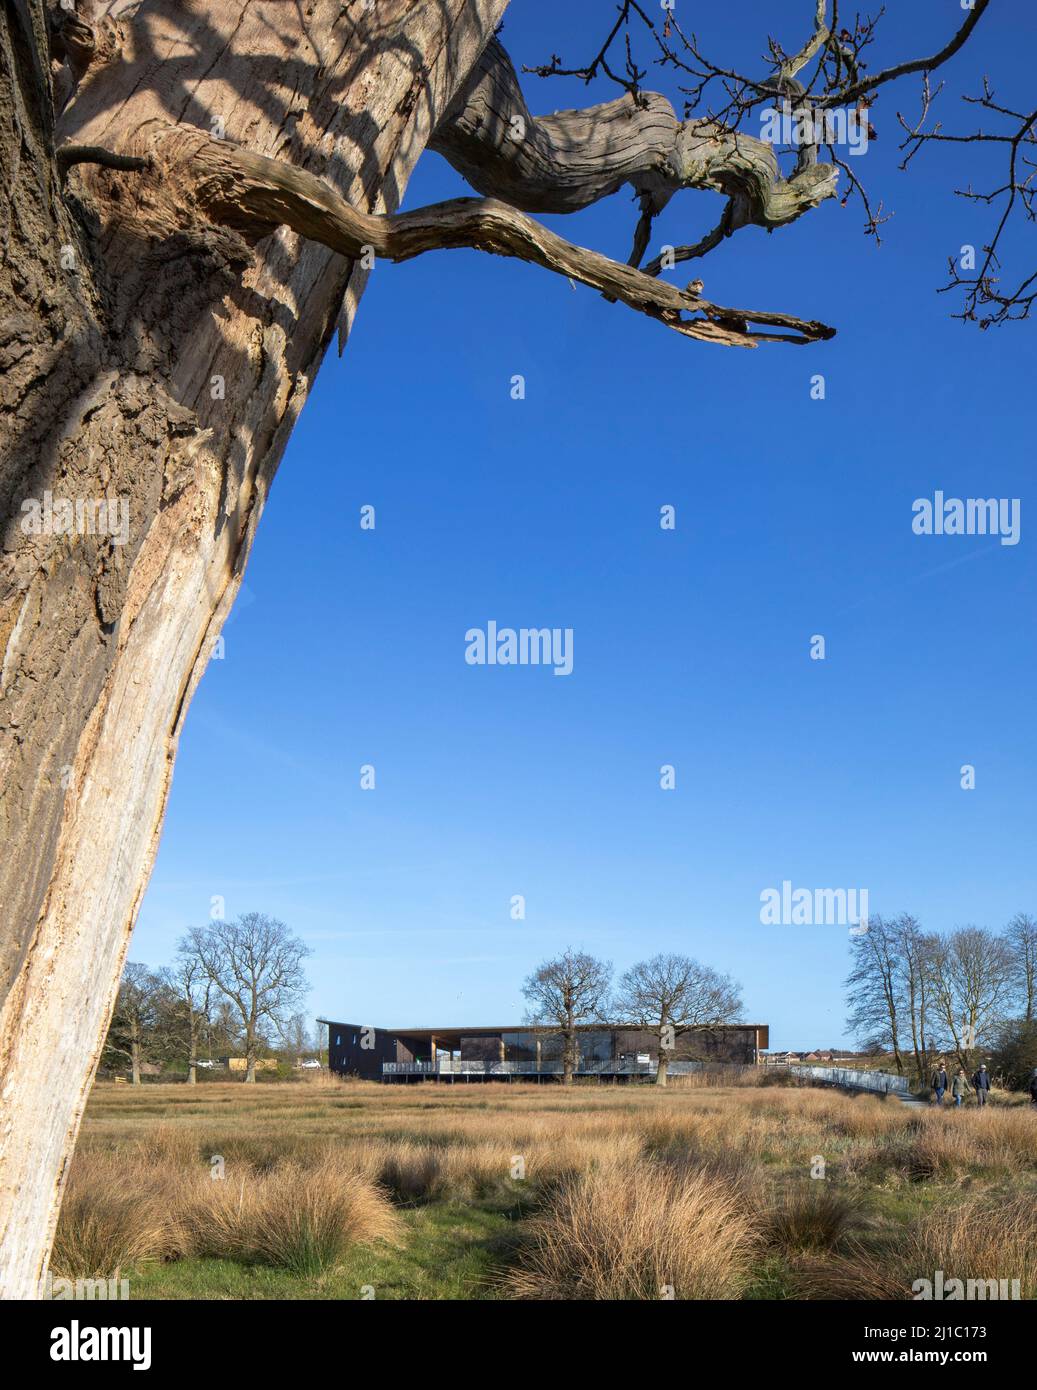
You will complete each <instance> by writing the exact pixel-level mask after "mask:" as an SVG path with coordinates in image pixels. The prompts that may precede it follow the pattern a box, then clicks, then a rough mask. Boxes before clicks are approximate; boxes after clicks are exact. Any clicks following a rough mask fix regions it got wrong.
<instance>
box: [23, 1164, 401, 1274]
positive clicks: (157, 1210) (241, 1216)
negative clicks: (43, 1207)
mask: <svg viewBox="0 0 1037 1390" xmlns="http://www.w3.org/2000/svg"><path fill="white" fill-rule="evenodd" d="M231 1173H232V1176H230V1177H225V1178H223V1179H213V1178H212V1176H211V1170H210V1168H209V1167H208V1166H207V1165H206V1166H203V1165H202V1164H200V1163H197V1162H192V1163H191V1164H190V1165H189V1166H185V1165H183V1164H181V1163H178V1162H176V1161H173V1160H170V1159H169V1158H168V1155H167V1157H166V1160H165V1162H164V1163H157V1164H156V1163H155V1162H154V1160H153V1159H152V1160H145V1159H143V1158H142V1157H141V1155H140V1153H139V1152H138V1153H131V1154H125V1155H122V1154H118V1153H108V1154H91V1153H87V1154H85V1155H77V1157H76V1159H75V1161H74V1164H73V1168H72V1176H71V1180H70V1184H69V1190H68V1192H67V1194H66V1196H65V1200H64V1202H63V1203H62V1208H61V1214H60V1217H59V1219H58V1228H57V1234H56V1238H55V1242H54V1253H53V1257H52V1261H51V1269H52V1272H53V1273H54V1274H55V1275H57V1276H60V1277H64V1278H86V1277H105V1278H108V1277H112V1276H113V1275H116V1274H118V1273H119V1272H120V1271H122V1270H125V1269H127V1268H129V1267H134V1268H138V1269H139V1268H141V1267H142V1266H145V1265H147V1264H149V1263H154V1262H156V1261H166V1260H174V1259H180V1258H184V1257H189V1256H193V1255H202V1256H213V1257H216V1258H221V1259H222V1258H227V1259H234V1260H239V1261H241V1262H243V1263H260V1264H270V1265H276V1266H278V1267H279V1268H282V1269H286V1270H289V1271H291V1272H293V1273H296V1274H305V1275H317V1274H322V1273H325V1272H326V1271H328V1270H329V1269H332V1268H334V1267H335V1266H336V1265H337V1264H338V1263H339V1262H340V1260H341V1259H342V1257H343V1256H344V1254H345V1252H346V1251H347V1250H348V1249H349V1248H350V1246H351V1245H352V1244H354V1243H355V1242H370V1241H375V1240H382V1239H388V1240H391V1239H392V1238H393V1237H394V1236H395V1235H396V1231H397V1226H396V1217H395V1214H394V1213H393V1210H392V1206H391V1204H390V1203H389V1201H388V1199H387V1197H386V1196H385V1194H384V1193H383V1192H382V1191H381V1190H380V1189H379V1188H378V1187H377V1186H376V1185H375V1184H374V1183H373V1182H372V1181H371V1180H370V1179H369V1178H368V1177H366V1176H365V1175H364V1174H363V1173H362V1172H360V1171H358V1170H357V1169H356V1168H355V1167H354V1166H352V1165H350V1164H348V1163H344V1162H342V1161H335V1160H334V1159H333V1158H329V1157H326V1158H324V1159H323V1160H322V1161H320V1162H318V1163H317V1164H315V1165H312V1166H309V1167H307V1166H304V1165H302V1164H299V1163H297V1162H294V1161H292V1160H288V1161H286V1162H283V1163H281V1164H280V1165H279V1166H277V1167H275V1168H273V1169H271V1170H269V1171H262V1170H256V1169H249V1168H243V1167H241V1165H238V1167H237V1168H236V1169H232V1170H231Z"/></svg>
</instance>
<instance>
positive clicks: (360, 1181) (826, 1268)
mask: <svg viewBox="0 0 1037 1390" xmlns="http://www.w3.org/2000/svg"><path fill="white" fill-rule="evenodd" d="M745 1079H750V1080H753V1081H757V1080H758V1079H759V1073H758V1072H753V1073H750V1074H749V1077H748V1078H745ZM689 1080H693V1081H695V1082H696V1083H698V1084H694V1085H687V1084H680V1085H675V1086H672V1087H670V1088H667V1090H666V1091H658V1090H655V1089H654V1088H652V1087H640V1086H631V1087H606V1086H600V1087H598V1086H578V1087H576V1088H573V1089H572V1090H570V1091H564V1090H563V1089H562V1088H561V1087H558V1086H550V1087H548V1086H542V1087H537V1086H531V1085H506V1084H499V1085H498V1084H490V1085H481V1084H480V1085H469V1086H463V1085H457V1086H452V1087H451V1086H433V1085H424V1086H410V1087H405V1086H378V1085H374V1084H370V1083H363V1082H342V1081H337V1080H328V1079H318V1080H315V1081H311V1082H297V1083H286V1084H262V1085H258V1086H255V1087H246V1086H243V1085H241V1084H240V1083H238V1084H218V1083H206V1084H203V1085H199V1086H197V1087H187V1086H183V1085H179V1086H173V1085H170V1086H160V1085H148V1086H145V1087H141V1088H130V1087H128V1086H119V1085H110V1084H99V1085H98V1086H97V1087H95V1090H94V1093H93V1095H92V1097H91V1100H90V1104H89V1107H88V1110H87V1116H86V1119H85V1122H84V1125H83V1130H82V1134H81V1137H80V1141H79V1145H78V1148H77V1150H76V1154H75V1157H74V1160H73V1163H72V1168H71V1171H70V1177H69V1184H68V1189H67V1194H66V1197H65V1202H64V1206H63V1209H62V1213H61V1218H60V1222H59V1226H58V1233H57V1241H56V1245H55V1251H54V1259H53V1273H54V1274H55V1275H56V1276H64V1277H110V1276H112V1275H116V1274H118V1275H120V1276H121V1277H128V1278H129V1280H130V1288H131V1296H132V1297H136V1298H171V1299H178V1298H208V1299H213V1298H216V1299H220V1298H226V1299H236V1298H320V1299H339V1298H350V1299H359V1298H371V1297H374V1298H379V1299H382V1298H388V1299H401V1298H402V1299H407V1298H418V1299H545V1298H546V1299H657V1298H661V1297H667V1296H673V1297H675V1298H678V1299H701V1298H722V1299H825V1298H861V1299H874V1298H882V1299H895V1298H910V1297H911V1284H912V1282H913V1281H914V1280H915V1279H918V1278H930V1279H931V1278H933V1275H934V1272H935V1271H936V1270H938V1269H939V1270H943V1271H944V1274H945V1277H946V1278H951V1277H958V1278H962V1279H965V1278H975V1279H1018V1280H1020V1285H1021V1289H1022V1296H1023V1297H1024V1298H1034V1297H1035V1296H1037V1113H1035V1112H1034V1111H1033V1109H1032V1108H1031V1107H1029V1106H1027V1105H1023V1104H1018V1105H1007V1104H1005V1105H997V1106H993V1105H992V1106H990V1107H988V1108H987V1109H986V1110H985V1111H979V1110H976V1109H971V1108H970V1109H963V1110H961V1111H957V1112H955V1111H952V1110H935V1109H929V1108H909V1107H906V1106H903V1105H901V1104H900V1103H899V1102H898V1101H896V1100H892V1099H890V1100H882V1099H878V1098H875V1097H871V1096H856V1097H851V1096H847V1095H844V1094H840V1093H838V1092H834V1091H830V1090H818V1089H811V1088H808V1087H798V1086H795V1087H794V1086H778V1085H765V1086H760V1085H755V1084H754V1085H738V1086H720V1085H717V1084H709V1083H710V1082H711V1081H712V1082H714V1083H715V1081H716V1078H710V1077H705V1076H703V1077H697V1078H689ZM213 1173H216V1174H217V1175H219V1174H222V1176H215V1177H214V1176H213ZM821 1173H823V1176H814V1175H817V1174H821ZM671 1291H672V1294H671Z"/></svg>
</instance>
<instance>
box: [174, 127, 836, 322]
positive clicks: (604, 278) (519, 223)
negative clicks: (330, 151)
mask: <svg viewBox="0 0 1037 1390" xmlns="http://www.w3.org/2000/svg"><path fill="white" fill-rule="evenodd" d="M151 143H152V148H153V151H154V157H155V160H156V164H157V165H158V168H159V176H160V178H161V179H162V180H163V182H164V183H165V184H166V186H168V187H172V188H175V189H176V190H177V197H178V201H179V203H180V205H181V206H182V205H183V203H184V199H185V198H186V199H187V200H188V203H189V204H190V203H193V204H194V205H195V206H197V208H198V209H199V211H200V212H202V213H203V214H204V215H205V216H206V217H208V218H209V219H210V220H212V221H213V222H217V223H220V224H222V225H223V226H227V227H231V228H233V229H235V230H237V231H239V232H242V233H244V234H246V235H247V236H250V237H252V238H253V239H258V238H259V237H261V236H264V235H266V234H268V233H270V232H271V231H273V230H274V229H275V228H276V227H278V226H281V225H285V226H288V227H291V228H292V230H293V231H295V232H298V233H299V235H300V236H304V237H308V238H310V239H312V240H314V241H319V242H321V243H322V244H323V245H324V246H327V247H330V248H331V249H332V250H333V251H337V252H339V253H340V254H341V255H343V256H348V257H350V258H353V259H356V258H359V257H361V256H363V255H364V254H365V252H367V251H371V252H373V254H374V255H375V256H376V257H384V258H386V259H388V260H393V261H403V260H409V259H411V258H412V257H414V256H419V255H421V254H423V253H424V252H426V251H439V250H445V249H449V248H457V247H469V248H471V249H473V250H477V251H487V252H489V253H490V254H492V255H497V256H512V257H516V258H517V259H519V260H522V261H527V262H529V263H530V264H532V265H539V266H542V267H544V269H546V270H552V271H556V272H557V273H559V274H562V275H566V276H569V277H571V278H572V279H573V280H579V281H580V282H581V283H582V284H585V285H589V286H590V287H591V288H593V289H597V290H600V291H602V293H604V294H606V295H608V296H610V297H612V298H615V299H618V300H621V301H622V302H623V303H624V304H626V305H627V306H628V307H629V308H631V309H635V310H636V311H637V312H638V313H642V314H647V315H648V316H649V317H651V318H655V319H658V320H659V321H660V322H662V323H664V324H665V325H666V326H667V327H668V328H672V329H673V330H674V331H675V332H677V333H682V334H685V335H686V336H687V337H690V338H698V339H700V340H701V341H703V342H711V343H723V344H726V345H728V346H737V347H755V346H756V345H757V343H759V342H763V341H769V340H778V341H783V342H791V343H807V342H814V341H817V340H819V339H824V338H830V337H832V336H833V334H834V332H835V330H834V329H832V328H829V327H828V326H827V325H826V324H823V323H817V322H812V321H807V320H803V319H799V318H796V317H794V316H792V315H790V314H783V313H773V312H769V311H759V310H747V309H731V308H726V307H725V306H723V305H719V304H714V303H711V302H710V301H709V300H706V299H702V298H701V297H700V296H698V295H696V294H693V293H689V292H686V291H682V290H678V289H677V288H676V287H674V286H673V285H669V284H666V283H665V282H663V281H659V280H655V279H653V278H652V277H650V276H648V275H645V274H644V273H643V272H642V271H639V270H636V269H634V268H633V267H631V266H627V265H621V264H619V263H618V262H617V261H613V260H610V259H609V257H608V256H603V255H601V254H600V253H599V252H597V251H591V250H588V249H587V248H585V247H581V246H575V245H573V243H572V242H569V241H566V240H565V239H564V237H560V236H558V235H556V234H555V233H554V232H552V231H550V230H549V229H548V228H546V227H544V226H542V225H541V224H540V223H538V222H536V221H534V220H533V219H532V218H530V217H527V216H526V215H525V214H524V213H522V212H519V211H517V210H516V209H515V208H514V207H512V206H510V205H509V204H507V203H503V202H500V201H498V200H497V199H493V198H486V199H480V198H455V199H453V200H451V201H449V202H444V203H435V204H432V205H431V206H429V207H424V208H419V209H417V210H416V211H414V212H407V213H400V214H396V215H389V214H386V215H382V216H379V215H375V214H370V213H363V212H359V211H358V210H357V209H356V208H353V207H351V206H350V204H349V203H347V202H346V201H345V199H344V198H342V197H340V196H339V194H338V193H336V192H335V191H334V189H332V188H331V187H330V185H329V184H327V183H325V182H324V181H323V180H321V179H319V178H317V177H316V176H315V175H313V174H311V173H309V172H307V171H305V170H302V169H297V168H294V167H293V166H291V165H288V164H284V163H282V162H280V161H279V160H275V159H268V158H266V157H265V156H263V155H257V154H252V153H251V152H250V151H248V150H245V149H241V148H239V147H237V146H235V145H232V144H230V143H229V142H228V141H226V140H214V139H211V138H210V137H209V136H207V135H206V134H205V133H204V132H202V131H198V130H192V129H190V128H187V127H183V126H178V127H168V128H166V129H164V130H159V131H157V132H155V131H153V132H152V134H151ZM689 315H692V316H691V317H689ZM750 325H757V327H750ZM769 329H774V330H779V331H776V332H770V331H761V330H769Z"/></svg>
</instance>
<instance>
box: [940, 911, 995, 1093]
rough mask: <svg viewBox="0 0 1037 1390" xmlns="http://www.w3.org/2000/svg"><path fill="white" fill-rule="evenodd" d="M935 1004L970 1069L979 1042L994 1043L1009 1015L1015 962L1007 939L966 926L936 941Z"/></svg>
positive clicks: (951, 1041) (942, 1022)
mask: <svg viewBox="0 0 1037 1390" xmlns="http://www.w3.org/2000/svg"><path fill="white" fill-rule="evenodd" d="M933 984H934V1003H935V1006H936V1009H937V1010H938V1012H939V1017H940V1023H941V1025H942V1026H943V1027H944V1028H945V1029H946V1031H947V1036H948V1039H949V1044H950V1046H951V1047H953V1049H954V1051H955V1053H956V1054H957V1057H958V1061H959V1062H960V1063H961V1065H962V1066H963V1067H964V1068H965V1070H966V1071H969V1070H970V1068H971V1065H972V1060H973V1055H974V1052H975V1049H976V1048H977V1047H978V1046H983V1045H988V1046H989V1045H990V1044H991V1042H992V1041H993V1039H994V1037H995V1034H996V1032H997V1030H998V1028H999V1027H1000V1026H1001V1025H1002V1024H1003V1023H1004V1022H1005V1020H1006V1019H1007V1018H1008V1016H1009V1011H1010V1008H1011V1002H1012V985H1013V961H1012V955H1011V952H1010V951H1009V949H1008V946H1007V945H1006V943H1005V941H1004V939H1003V938H1002V937H1000V936H997V935H995V934H994V933H993V932H990V931H987V930H986V929H985V928H983V927H960V928H959V929H958V930H957V931H954V932H951V934H950V935H949V936H947V937H938V938H936V939H935V942H934V959H933Z"/></svg>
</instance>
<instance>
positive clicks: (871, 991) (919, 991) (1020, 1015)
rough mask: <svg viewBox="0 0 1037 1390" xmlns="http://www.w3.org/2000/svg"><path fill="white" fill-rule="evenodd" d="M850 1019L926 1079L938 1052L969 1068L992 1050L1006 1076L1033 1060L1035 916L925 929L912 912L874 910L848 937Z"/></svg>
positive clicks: (867, 1040) (1025, 1069)
mask: <svg viewBox="0 0 1037 1390" xmlns="http://www.w3.org/2000/svg"><path fill="white" fill-rule="evenodd" d="M851 952H852V957H853V965H852V969H851V971H850V974H849V976H848V978H847V981H846V989H847V1001H848V1005H849V1016H848V1019H847V1027H848V1029H849V1030H850V1032H852V1033H853V1035H854V1036H855V1037H856V1038H857V1039H858V1040H859V1042H860V1043H861V1044H862V1045H864V1046H866V1047H868V1048H869V1049H870V1048H873V1047H878V1048H881V1049H882V1050H883V1051H885V1052H888V1053H891V1054H892V1056H893V1060H894V1063H895V1065H896V1068H897V1071H898V1072H899V1073H900V1074H901V1075H903V1074H904V1073H905V1072H906V1071H910V1072H911V1073H912V1074H913V1076H914V1079H915V1080H916V1081H917V1082H919V1083H925V1082H926V1081H927V1079H928V1076H929V1073H930V1070H931V1068H932V1066H933V1064H934V1062H935V1061H936V1060H937V1059H938V1058H940V1057H944V1056H954V1057H957V1059H958V1061H959V1063H960V1064H961V1066H962V1067H963V1068H964V1069H965V1071H966V1072H969V1071H970V1070H971V1068H972V1063H973V1061H974V1060H975V1059H976V1056H977V1054H978V1052H979V1051H986V1052H991V1053H996V1055H997V1060H998V1064H999V1067H1000V1069H1001V1070H1002V1071H1003V1072H1004V1073H1005V1075H1006V1079H1008V1081H1009V1083H1010V1084H1020V1083H1021V1078H1022V1077H1023V1076H1025V1075H1027V1074H1028V1073H1029V1071H1030V1069H1031V1068H1032V1067H1034V1066H1037V1022H1035V1007H1037V921H1035V920H1034V918H1033V917H1030V916H1028V915H1027V914H1026V913H1019V914H1018V915H1017V916H1015V917H1013V918H1012V920H1011V922H1009V923H1008V925H1007V926H1006V927H1005V928H1004V929H1003V930H1002V931H999V932H995V931H991V930H989V929H988V928H986V927H976V926H965V927H959V928H957V929H956V930H954V931H951V932H945V933H940V932H927V931H925V930H924V929H923V928H922V926H921V924H920V923H919V922H918V920H917V919H916V918H914V917H912V916H910V915H909V914H908V913H902V914H901V915H900V916H898V917H889V918H884V917H872V918H870V920H869V922H868V929H867V931H866V932H863V933H861V935H859V936H856V937H853V938H852V939H851Z"/></svg>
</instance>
